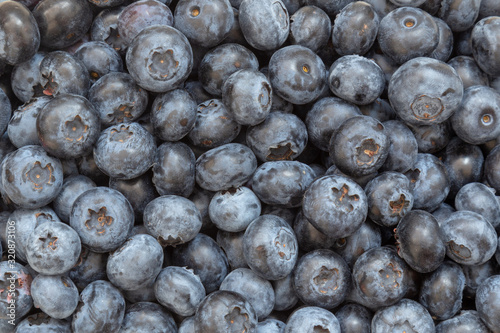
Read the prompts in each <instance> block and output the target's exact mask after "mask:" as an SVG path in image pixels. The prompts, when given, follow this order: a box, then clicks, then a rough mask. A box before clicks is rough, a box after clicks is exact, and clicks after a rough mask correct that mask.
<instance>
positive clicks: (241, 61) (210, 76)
mask: <svg viewBox="0 0 500 333" xmlns="http://www.w3.org/2000/svg"><path fill="white" fill-rule="evenodd" d="M241 69H252V70H258V69H259V60H258V59H257V57H256V56H255V54H254V53H253V52H252V51H250V50H249V49H247V48H246V47H244V46H243V45H240V44H235V43H227V44H222V45H219V46H217V47H215V48H213V49H211V50H210V51H208V52H207V53H206V54H205V55H204V56H203V59H202V60H201V62H200V64H199V68H198V79H199V81H200V82H201V84H202V86H203V89H205V90H206V92H208V93H209V94H212V95H214V96H217V97H219V96H222V87H223V85H224V82H226V80H227V79H228V78H229V77H230V76H231V75H232V74H234V73H235V72H237V71H239V70H241Z"/></svg>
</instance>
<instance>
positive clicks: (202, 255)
mask: <svg viewBox="0 0 500 333" xmlns="http://www.w3.org/2000/svg"><path fill="white" fill-rule="evenodd" d="M172 265H174V266H180V267H187V268H190V269H192V270H193V271H194V273H195V274H196V275H198V276H199V277H200V279H201V282H202V283H203V286H204V287H205V291H206V293H207V295H209V294H210V293H212V294H213V292H214V291H216V290H218V289H219V287H220V285H221V283H222V281H223V280H224V278H225V277H226V275H227V274H228V273H229V264H228V261H227V257H226V255H225V254H224V251H223V250H222V249H221V248H220V247H219V245H218V244H217V243H216V242H215V241H214V240H213V239H212V238H210V237H209V236H207V235H205V234H202V233H198V234H197V235H196V237H195V238H193V239H192V240H191V241H189V242H187V243H185V244H181V245H178V246H176V247H175V248H174V249H173V250H172ZM200 306H201V305H200ZM198 311H199V308H198Z"/></svg>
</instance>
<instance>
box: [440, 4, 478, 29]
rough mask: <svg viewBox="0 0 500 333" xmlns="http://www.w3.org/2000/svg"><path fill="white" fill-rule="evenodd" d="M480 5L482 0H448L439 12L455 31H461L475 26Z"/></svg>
mask: <svg viewBox="0 0 500 333" xmlns="http://www.w3.org/2000/svg"><path fill="white" fill-rule="evenodd" d="M480 6H481V0H470V1H463V0H446V1H444V2H443V3H442V4H441V9H440V10H439V12H438V13H437V14H438V16H439V17H440V18H441V19H442V20H443V21H444V22H446V24H447V25H449V26H450V29H451V30H453V32H461V31H465V30H467V29H469V28H472V26H474V22H476V19H477V17H478V15H479V7H480Z"/></svg>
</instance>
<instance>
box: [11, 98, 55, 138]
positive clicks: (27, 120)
mask: <svg viewBox="0 0 500 333" xmlns="http://www.w3.org/2000/svg"><path fill="white" fill-rule="evenodd" d="M50 100H51V99H50V97H48V96H43V97H35V98H33V99H31V100H30V101H29V102H27V103H25V104H23V105H21V106H20V107H18V108H17V109H16V110H14V112H13V114H12V117H11V118H10V121H9V125H8V126H7V133H8V135H9V139H10V142H12V144H13V145H14V146H16V147H17V148H20V147H22V146H28V145H39V144H40V140H39V139H38V133H37V130H36V119H37V117H38V114H39V113H40V110H41V109H42V108H43V107H44V105H45V104H47V103H48V102H49V101H50Z"/></svg>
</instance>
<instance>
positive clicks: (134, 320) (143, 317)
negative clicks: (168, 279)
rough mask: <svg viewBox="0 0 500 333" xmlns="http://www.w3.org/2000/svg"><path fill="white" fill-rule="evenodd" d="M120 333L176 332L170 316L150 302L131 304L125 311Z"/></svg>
mask: <svg viewBox="0 0 500 333" xmlns="http://www.w3.org/2000/svg"><path fill="white" fill-rule="evenodd" d="M119 331H120V332H121V333H134V332H138V331H139V332H140V331H145V332H152V333H153V332H177V325H176V324H175V321H174V318H173V317H172V315H171V314H170V313H169V312H168V311H166V310H165V309H164V308H163V307H162V306H161V305H159V304H156V303H152V302H138V303H135V304H132V305H131V306H129V307H128V308H127V310H126V311H125V317H124V318H123V323H122V326H121V328H120V329H119Z"/></svg>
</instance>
